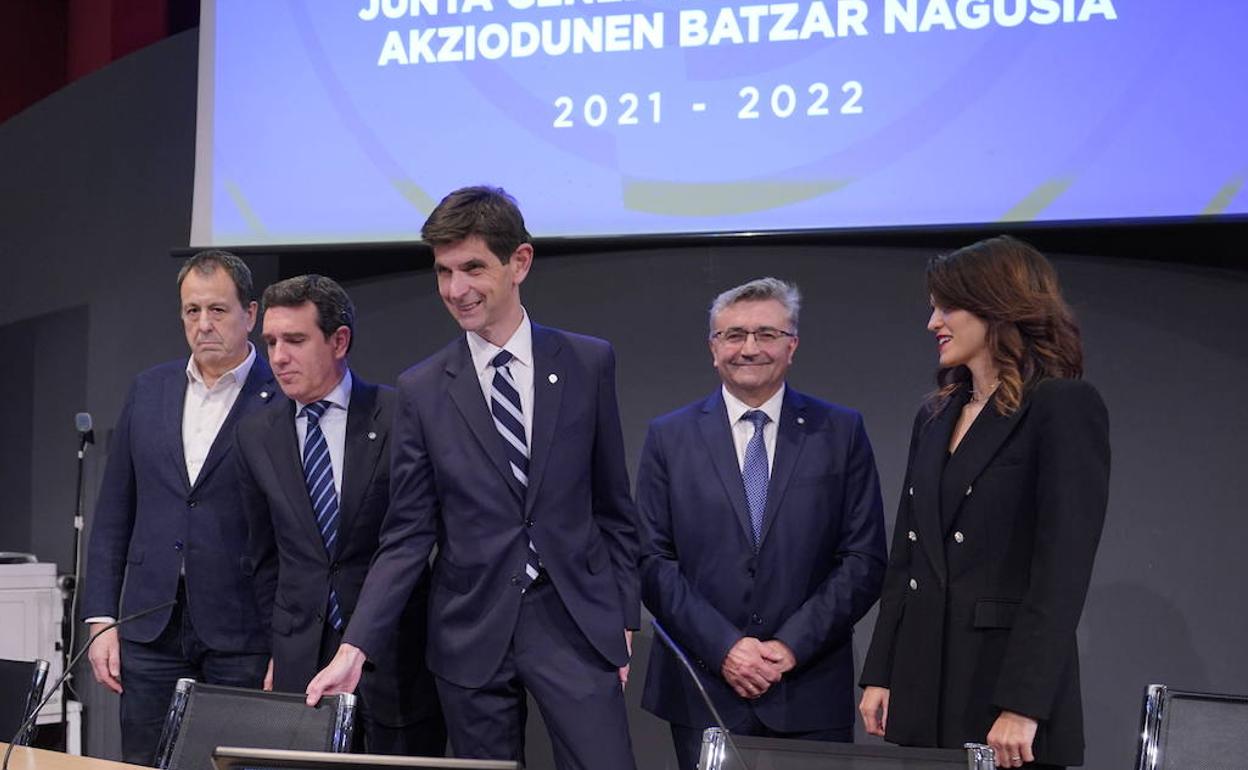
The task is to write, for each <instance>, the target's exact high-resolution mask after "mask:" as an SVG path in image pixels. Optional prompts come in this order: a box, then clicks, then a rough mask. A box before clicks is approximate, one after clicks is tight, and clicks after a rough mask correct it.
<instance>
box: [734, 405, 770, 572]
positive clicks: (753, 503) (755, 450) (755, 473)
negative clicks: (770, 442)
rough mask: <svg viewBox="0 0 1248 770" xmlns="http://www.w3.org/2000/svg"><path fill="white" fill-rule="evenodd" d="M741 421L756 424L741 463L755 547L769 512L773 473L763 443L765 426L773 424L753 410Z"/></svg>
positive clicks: (760, 413)
mask: <svg viewBox="0 0 1248 770" xmlns="http://www.w3.org/2000/svg"><path fill="white" fill-rule="evenodd" d="M741 419H742V420H745V421H747V422H751V423H753V424H754V435H753V436H750V443H748V444H746V445H745V461H744V462H742V463H741V480H742V481H743V482H745V500H746V502H747V503H748V504H749V506H750V529H751V530H753V533H754V547H755V548H758V543H759V541H760V540H762V539H763V513H764V512H765V511H766V510H767V482H768V481H769V480H770V478H771V471H770V469H769V468H768V466H767V445H766V444H765V443H764V442H763V426H764V425H766V424H767V423H769V422H771V418H770V417H768V416H767V413H766V412H763V411H760V410H758V409H751V410H750V411H748V412H746V413H745V414H743V415H741Z"/></svg>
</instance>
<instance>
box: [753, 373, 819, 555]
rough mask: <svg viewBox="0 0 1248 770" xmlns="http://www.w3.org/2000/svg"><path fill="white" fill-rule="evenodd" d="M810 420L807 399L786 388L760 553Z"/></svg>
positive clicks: (759, 546)
mask: <svg viewBox="0 0 1248 770" xmlns="http://www.w3.org/2000/svg"><path fill="white" fill-rule="evenodd" d="M808 419H809V418H808V416H807V415H806V399H805V397H803V396H802V394H800V393H798V392H797V391H795V390H793V389H792V388H785V389H784V402H783V403H782V404H781V406H780V424H779V425H777V426H776V457H775V463H774V467H773V468H772V469H771V478H770V480H769V481H768V482H767V507H766V512H765V513H764V514H763V533H762V536H761V537H760V538H759V541H758V548H759V550H762V547H763V543H764V542H765V541H766V540H767V532H768V531H769V530H770V529H771V524H772V522H773V521H775V520H776V516H777V515H778V514H779V512H780V504H781V502H783V500H784V493H785V491H786V490H787V489H788V488H789V479H791V478H792V477H793V469H794V468H796V467H797V464H798V458H799V457H800V455H801V453H802V445H803V444H805V443H806V431H807V430H808V423H807V420H808Z"/></svg>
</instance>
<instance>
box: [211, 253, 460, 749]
mask: <svg viewBox="0 0 1248 770" xmlns="http://www.w3.org/2000/svg"><path fill="white" fill-rule="evenodd" d="M263 303H264V326H263V337H264V344H265V347H266V349H267V350H268V356H269V363H270V365H271V366H272V367H273V369H274V375H275V376H276V378H277V381H278V385H279V386H280V387H281V389H282V392H283V393H284V394H285V395H286V398H279V399H275V400H274V402H273V403H272V404H271V405H270V406H269V407H268V408H266V409H264V410H261V411H257V412H255V413H253V414H251V415H249V416H248V418H247V419H245V420H243V421H242V422H241V423H240V424H239V426H238V432H237V434H236V439H237V442H238V458H239V462H238V465H239V470H238V474H239V481H240V487H241V491H242V500H243V510H244V512H245V513H246V515H247V522H248V548H247V551H248V554H247V557H248V560H249V562H250V563H251V564H252V565H253V569H254V573H255V578H254V583H253V584H254V586H255V589H256V598H257V603H258V604H259V606H260V610H261V618H262V619H263V622H264V624H265V626H266V629H267V630H268V631H269V632H270V633H269V638H270V640H271V645H272V655H273V657H272V659H271V661H270V663H269V672H268V676H267V677H266V678H265V687H266V689H274V690H278V691H284V692H302V691H303V690H304V688H306V687H307V686H308V682H309V681H311V679H312V676H313V675H314V674H315V673H316V672H317V670H318V669H320V667H321V666H323V665H325V664H326V663H327V662H328V661H329V660H330V658H332V657H333V655H334V653H335V652H336V651H337V649H338V645H339V643H340V642H341V640H342V631H343V629H345V628H346V624H347V622H348V621H349V620H350V619H351V616H352V614H353V612H354V610H355V608H356V602H357V599H358V597H359V593H360V588H361V587H362V586H363V585H364V577H365V575H366V574H367V573H368V565H369V562H370V561H372V558H373V555H374V554H375V553H376V551H377V542H378V532H379V530H380V529H381V524H382V520H383V519H384V517H385V514H386V509H387V507H388V504H389V500H390V481H389V480H390V447H391V442H390V424H391V421H392V418H393V415H394V401H395V398H394V391H393V389H391V388H384V387H379V386H377V385H370V384H368V383H366V382H364V381H363V380H361V379H360V378H358V377H356V376H354V373H353V372H352V371H351V370H350V369H349V368H348V366H347V351H348V350H349V349H350V347H351V343H352V341H353V336H354V329H355V308H354V306H353V305H352V303H351V299H350V298H349V297H348V296H347V293H346V292H345V291H343V289H342V287H341V286H339V285H338V284H337V283H335V282H334V281H333V280H331V279H329V278H325V277H323V276H319V275H301V276H297V277H295V278H289V279H287V280H285V281H281V282H279V283H275V284H273V285H272V286H270V287H269V288H267V289H266V290H265V292H264V297H263ZM428 583H429V581H428V580H427V579H426V580H422V581H421V582H420V583H419V585H417V587H416V588H415V590H413V591H411V592H410V593H411V596H410V598H408V599H407V601H406V602H405V603H404V604H403V606H402V607H401V608H400V609H401V610H402V612H401V615H402V618H401V620H400V621H399V622H398V623H397V624H396V625H395V626H394V627H393V628H392V629H391V631H390V635H391V637H392V640H393V641H394V642H395V643H396V644H395V645H392V647H395V648H397V647H398V646H399V645H402V646H404V647H406V648H408V649H410V650H416V651H418V652H423V650H424V646H425V637H426V632H427V626H426V621H425V614H426V611H427V608H428V598H429V585H428ZM357 694H358V696H359V698H360V701H359V710H358V712H357V719H356V732H355V738H356V740H355V745H356V748H357V749H362V750H366V751H368V752H369V753H372V754H409V755H423V756H442V754H443V753H445V748H446V729H445V727H444V725H443V722H442V715H441V710H440V709H439V707H438V700H437V693H436V691H435V689H434V685H433V677H432V676H431V675H430V674H429V671H428V669H427V668H426V666H425V664H424V658H423V655H419V654H418V655H410V654H406V653H405V654H402V655H400V654H396V653H393V652H392V653H391V654H388V655H380V656H378V657H376V658H374V659H373V665H372V666H370V668H369V671H368V672H366V673H365V674H364V676H363V679H362V680H361V681H360V683H359V689H358V691H357Z"/></svg>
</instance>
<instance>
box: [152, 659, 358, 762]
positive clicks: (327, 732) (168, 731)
mask: <svg viewBox="0 0 1248 770" xmlns="http://www.w3.org/2000/svg"><path fill="white" fill-rule="evenodd" d="M354 722H355V696H354V695H331V696H327V697H324V698H322V699H321V702H320V703H318V704H317V705H316V707H315V708H308V706H306V705H305V704H304V696H303V695H302V694H296V693H275V692H263V691H260V690H247V689H242V688H238V687H223V686H220V685H210V684H201V683H197V682H195V681H194V680H191V679H179V680H178V686H177V689H176V691H175V692H174V696H173V701H172V703H171V704H170V707H169V713H168V714H167V715H166V717H165V727H164V731H163V732H162V733H161V737H160V744H159V745H158V747H157V751H156V764H157V767H159V768H164V769H166V770H212V767H213V765H212V752H213V750H214V749H216V748H217V747H218V746H248V747H252V748H261V749H301V750H305V751H331V752H343V751H348V750H349V749H350V747H351V733H352V729H353V727H354Z"/></svg>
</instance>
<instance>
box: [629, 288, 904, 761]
mask: <svg viewBox="0 0 1248 770" xmlns="http://www.w3.org/2000/svg"><path fill="white" fill-rule="evenodd" d="M799 307H800V296H799V294H798V291H797V288H796V287H795V286H793V285H791V284H788V283H786V282H783V281H779V280H777V279H775V278H762V279H759V280H755V281H751V282H749V283H747V284H744V285H743V286H739V287H737V288H735V289H731V290H729V291H726V292H724V293H723V294H721V295H720V296H719V297H717V298H716V299H715V301H714V303H713V304H712V306H711V313H710V316H711V318H710V320H711V334H710V348H711V361H712V363H713V364H714V366H715V369H716V371H718V372H719V376H720V379H721V380H722V381H723V386H722V387H721V388H719V389H717V390H716V391H715V392H714V393H712V394H711V395H710V396H708V397H706V398H704V399H702V400H700V401H696V402H694V403H693V404H690V405H689V406H686V407H684V408H682V409H680V410H678V411H676V412H673V413H671V414H669V415H666V416H664V417H660V418H658V419H656V420H655V421H654V422H653V423H651V425H650V431H649V434H648V435H647V437H646V443H645V448H644V449H643V450H642V457H641V464H640V466H639V467H638V471H637V505H638V509H639V511H640V513H641V519H642V525H643V527H644V531H645V534H646V537H645V538H643V542H644V548H643V553H642V560H641V574H642V595H643V598H644V600H645V603H646V606H647V607H648V608H649V609H650V610H651V612H653V613H654V616H655V618H656V619H657V620H659V622H660V623H661V624H662V625H663V626H664V628H665V629H666V630H667V631H668V632H669V634H670V635H671V636H672V637H673V638H674V639H675V641H676V642H677V643H678V644H679V645H680V646H681V647H683V648H684V649H685V650H686V651H688V653H689V655H690V657H692V658H693V659H694V660H695V663H696V667H697V669H698V674H699V678H700V679H701V680H702V682H703V684H704V686H705V687H706V689H707V691H708V692H709V694H710V696H711V699H712V700H713V701H714V703H715V707H716V709H717V710H718V711H719V713H720V715H721V716H722V717H723V718H724V720H725V722H726V723H727V727H728V728H729V729H730V730H732V731H733V732H734V733H740V734H744V735H765V736H771V737H790V738H804V739H808V740H834V741H851V740H853V725H854V714H855V712H854V700H853V699H854V689H853V688H854V678H853V677H854V655H853V645H852V644H851V638H852V634H853V628H854V623H855V622H857V621H858V619H859V618H861V617H862V616H863V614H864V613H866V611H867V610H868V609H869V608H870V607H871V605H872V604H874V603H875V600H876V599H877V598H878V597H879V595H880V583H881V579H882V577H883V573H884V565H885V546H884V517H883V514H882V511H881V503H880V487H879V478H878V477H877V475H876V470H875V458H874V456H873V454H872V452H871V445H870V444H869V443H868V441H867V434H866V431H865V430H864V429H863V424H862V417H861V416H860V415H859V414H858V413H857V412H853V411H851V410H849V409H845V408H842V407H839V406H835V405H833V404H829V403H825V402H823V401H820V400H818V399H815V398H812V397H810V396H807V395H803V394H801V393H798V392H797V391H796V390H794V389H793V388H790V387H787V386H786V384H785V376H786V374H787V372H788V370H789V366H790V365H791V364H792V363H793V355H794V353H795V352H796V351H797V341H798V340H797V320H798V310H799ZM642 705H643V706H644V707H645V708H646V709H647V710H649V711H652V712H653V713H655V714H657V715H658V716H660V717H662V718H663V719H666V720H668V722H670V723H671V729H672V738H673V740H674V742H675V746H676V754H677V758H678V760H679V763H680V767H681V768H683V769H684V770H693V768H694V766H695V765H696V764H697V761H698V755H699V750H700V747H701V743H702V738H701V734H702V730H703V728H706V727H710V726H713V725H714V722H713V721H712V716H711V713H710V711H709V709H707V708H706V707H705V706H704V705H703V702H702V699H701V698H700V696H699V694H698V692H697V690H696V688H695V685H694V684H693V683H692V682H691V681H690V680H689V678H688V673H687V672H686V671H685V670H683V669H682V668H681V666H680V663H679V661H678V660H677V659H676V657H675V656H674V655H673V654H672V653H671V652H670V651H669V650H668V649H667V648H666V647H665V646H664V645H661V644H657V643H656V644H655V645H654V647H653V649H652V651H651V655H650V666H649V669H648V671H647V676H646V688H645V692H644V694H643V696H642Z"/></svg>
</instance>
